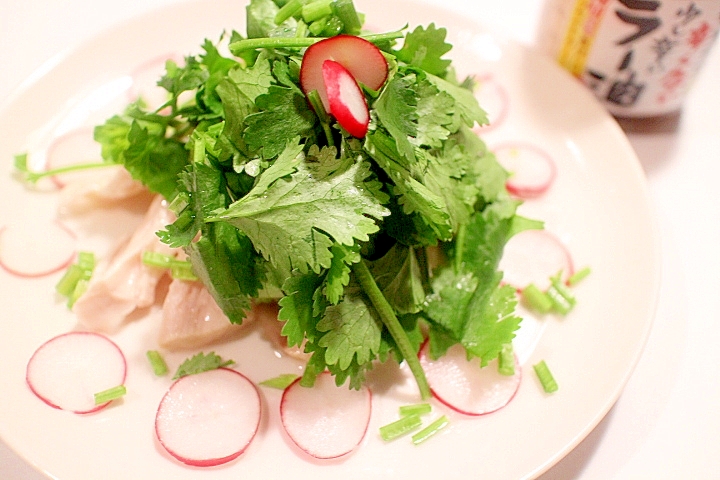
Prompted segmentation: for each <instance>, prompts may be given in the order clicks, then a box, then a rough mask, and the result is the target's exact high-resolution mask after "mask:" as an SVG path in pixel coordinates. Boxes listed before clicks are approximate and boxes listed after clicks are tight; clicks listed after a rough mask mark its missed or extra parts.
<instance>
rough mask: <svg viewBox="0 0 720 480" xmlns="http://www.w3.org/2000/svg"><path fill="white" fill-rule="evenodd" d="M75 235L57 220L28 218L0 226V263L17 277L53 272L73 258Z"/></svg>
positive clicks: (50, 273)
mask: <svg viewBox="0 0 720 480" xmlns="http://www.w3.org/2000/svg"><path fill="white" fill-rule="evenodd" d="M75 240H76V238H75V235H74V234H73V233H72V232H71V231H70V230H69V229H68V228H67V227H65V226H64V225H63V224H62V223H60V222H57V221H47V222H42V221H28V222H24V223H22V224H17V225H16V224H13V225H7V226H5V227H1V228H0V267H2V269H3V270H5V271H6V272H8V273H10V274H12V275H16V276H18V277H25V278H35V277H42V276H46V275H52V274H53V273H56V272H59V271H60V270H62V269H64V268H67V267H68V265H70V263H72V261H73V260H74V258H75V253H76V251H75Z"/></svg>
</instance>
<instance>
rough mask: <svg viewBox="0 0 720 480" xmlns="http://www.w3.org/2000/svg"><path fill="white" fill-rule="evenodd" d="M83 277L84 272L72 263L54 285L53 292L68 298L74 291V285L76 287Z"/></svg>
mask: <svg viewBox="0 0 720 480" xmlns="http://www.w3.org/2000/svg"><path fill="white" fill-rule="evenodd" d="M84 276H85V272H84V271H83V269H82V268H81V267H80V265H77V264H75V263H73V264H72V265H70V266H69V267H68V268H67V270H65V273H64V274H63V276H62V277H61V278H60V280H59V281H58V283H57V284H56V285H55V291H56V292H58V293H59V294H60V295H62V296H63V297H69V296H70V295H72V293H73V291H74V290H75V285H77V283H78V282H79V281H80V280H82V279H83V278H84Z"/></svg>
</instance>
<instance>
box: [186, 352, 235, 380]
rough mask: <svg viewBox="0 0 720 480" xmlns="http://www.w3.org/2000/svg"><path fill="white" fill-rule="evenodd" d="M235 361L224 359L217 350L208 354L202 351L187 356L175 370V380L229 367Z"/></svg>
mask: <svg viewBox="0 0 720 480" xmlns="http://www.w3.org/2000/svg"><path fill="white" fill-rule="evenodd" d="M234 363H235V362H234V361H233V360H223V359H222V358H221V357H220V356H219V355H216V354H215V352H210V353H208V354H207V355H206V354H205V353H203V352H200V353H198V354H196V355H193V356H192V357H190V358H187V359H186V360H185V361H184V362H183V363H181V364H180V366H179V367H178V369H177V371H176V372H175V376H174V377H173V380H177V379H178V378H180V377H185V376H187V375H195V374H197V373H202V372H207V371H210V370H215V369H218V368H222V367H227V366H229V365H232V364H234Z"/></svg>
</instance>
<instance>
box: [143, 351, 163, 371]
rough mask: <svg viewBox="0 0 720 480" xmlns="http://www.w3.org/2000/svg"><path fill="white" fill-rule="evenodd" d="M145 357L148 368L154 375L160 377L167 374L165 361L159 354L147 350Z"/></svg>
mask: <svg viewBox="0 0 720 480" xmlns="http://www.w3.org/2000/svg"><path fill="white" fill-rule="evenodd" d="M145 355H147V359H148V360H149V361H150V366H151V367H152V369H153V372H155V375H157V376H158V377H162V376H163V375H166V374H167V373H168V366H167V363H165V359H164V358H163V357H162V355H160V352H158V351H157V350H148V351H147V352H146V354H145Z"/></svg>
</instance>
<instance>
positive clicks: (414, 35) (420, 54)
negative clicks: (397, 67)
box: [396, 23, 452, 76]
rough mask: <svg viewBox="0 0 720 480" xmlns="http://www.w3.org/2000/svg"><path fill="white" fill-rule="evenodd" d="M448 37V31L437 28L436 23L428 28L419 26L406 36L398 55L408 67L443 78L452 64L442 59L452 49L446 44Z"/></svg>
mask: <svg viewBox="0 0 720 480" xmlns="http://www.w3.org/2000/svg"><path fill="white" fill-rule="evenodd" d="M446 35H447V30H446V29H444V28H436V27H435V24H434V23H431V24H430V25H428V27H427V28H425V27H423V26H418V27H416V28H415V30H413V31H412V32H410V33H408V34H407V35H406V36H405V42H404V43H403V46H402V48H401V49H400V50H398V51H397V52H396V55H397V57H398V58H399V59H400V60H402V61H403V62H405V63H407V64H408V65H412V66H415V67H419V68H421V69H423V70H425V71H427V72H428V73H431V74H433V75H438V76H443V75H444V74H445V72H446V71H447V69H448V67H449V66H450V63H451V62H450V60H446V59H442V58H441V57H442V56H443V55H445V54H446V53H448V52H449V51H450V50H451V49H452V45H450V44H449V43H446V42H445V37H446Z"/></svg>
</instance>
